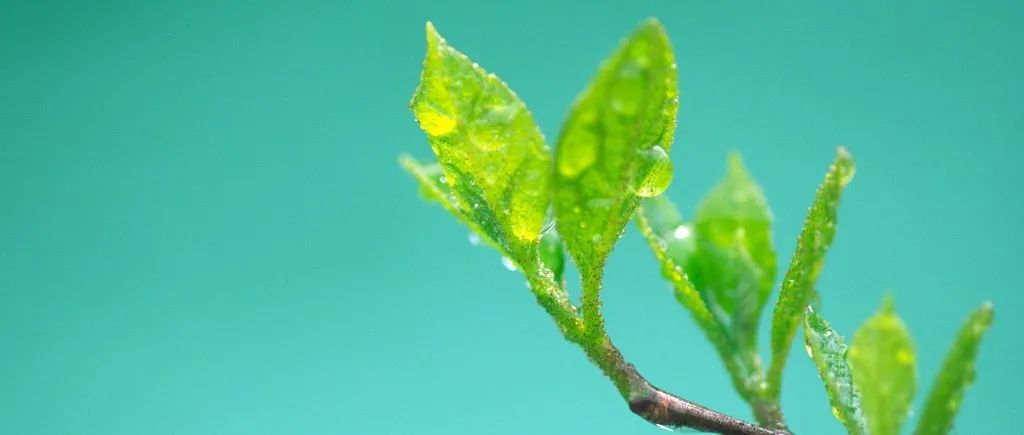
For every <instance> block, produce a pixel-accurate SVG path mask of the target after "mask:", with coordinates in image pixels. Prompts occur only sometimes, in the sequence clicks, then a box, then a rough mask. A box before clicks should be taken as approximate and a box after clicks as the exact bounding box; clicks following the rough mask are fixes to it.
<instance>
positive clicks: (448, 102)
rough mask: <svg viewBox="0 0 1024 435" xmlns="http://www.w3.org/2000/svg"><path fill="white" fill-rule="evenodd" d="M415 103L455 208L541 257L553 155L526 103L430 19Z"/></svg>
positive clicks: (518, 255) (510, 250)
mask: <svg viewBox="0 0 1024 435" xmlns="http://www.w3.org/2000/svg"><path fill="white" fill-rule="evenodd" d="M410 107H411V109H412V111H413V113H414V115H415V116H416V120H417V121H418V122H419V125H420V127H421V128H422V129H423V131H424V132H426V134H427V138H428V139H429V141H430V145H431V148H432V149H433V151H434V154H436V155H437V159H438V163H439V164H440V167H441V170H442V172H443V173H444V179H445V184H447V185H448V186H449V189H450V193H451V195H450V196H451V198H453V199H454V203H453V204H452V207H457V208H458V210H460V211H461V213H462V215H463V216H464V219H466V220H468V221H471V222H473V223H475V225H476V228H475V229H477V230H479V231H481V232H482V233H481V234H480V235H481V236H482V237H485V238H487V239H489V240H491V241H493V242H495V243H496V244H497V245H498V246H499V247H501V248H502V249H503V251H504V252H503V253H504V254H505V255H508V256H510V257H512V258H513V259H514V260H516V261H517V262H524V261H525V262H531V261H535V257H534V255H535V249H536V245H537V243H539V241H540V230H541V225H542V224H543V222H544V214H545V212H546V210H547V208H548V203H549V193H550V190H549V183H550V173H551V170H550V167H551V166H550V165H551V156H550V153H549V151H548V148H547V146H546V145H545V144H544V138H543V137H542V136H541V133H540V130H539V129H538V128H537V126H536V124H535V123H534V121H533V117H532V116H531V115H530V113H529V112H528V111H527V109H526V106H525V105H524V104H523V102H522V101H520V100H519V98H518V97H517V96H516V95H515V94H514V93H513V92H512V91H511V90H510V89H509V88H508V86H507V85H505V83H503V82H502V81H501V80H500V79H498V78H497V77H496V76H495V75H494V74H489V73H487V72H486V71H484V70H483V69H482V68H480V67H479V66H477V65H476V64H475V63H473V62H472V61H470V60H469V58H467V57H466V56H465V55H463V54H462V53H459V52H458V51H456V50H455V49H454V48H452V47H451V46H450V45H448V43H446V42H445V41H444V39H442V38H441V36H440V35H438V33H437V32H436V31H435V30H434V27H433V26H431V25H430V24H429V23H428V24H427V56H426V59H425V60H424V61H423V73H422V76H421V78H420V84H419V86H418V87H417V88H416V92H415V93H414V94H413V98H412V102H411V103H410Z"/></svg>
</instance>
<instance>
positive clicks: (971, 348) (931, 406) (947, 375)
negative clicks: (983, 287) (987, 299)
mask: <svg viewBox="0 0 1024 435" xmlns="http://www.w3.org/2000/svg"><path fill="white" fill-rule="evenodd" d="M992 317H993V312H992V304H989V303H986V304H985V305H982V306H981V308H978V309H977V310H975V311H974V312H973V313H971V315H970V317H968V318H967V322H965V323H964V326H963V328H961V329H960V334H959V335H957V337H956V341H954V342H953V347H952V349H950V350H949V353H948V354H947V355H946V359H945V361H943V363H942V368H941V369H940V370H939V374H938V375H937V376H936V377H935V380H934V381H933V382H932V389H931V392H929V393H928V398H927V399H926V400H925V405H924V412H922V413H921V419H920V421H919V422H918V425H917V430H915V431H914V433H915V434H916V435H939V434H947V433H949V432H950V430H951V429H952V428H953V419H954V417H956V413H957V411H959V410H960V404H961V403H963V400H964V393H965V392H966V391H967V387H969V386H970V385H971V384H972V383H974V378H975V369H974V360H975V359H977V357H978V347H979V346H980V345H981V338H982V336H984V335H985V332H986V331H988V327H989V326H991V325H992Z"/></svg>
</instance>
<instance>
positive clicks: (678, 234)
mask: <svg viewBox="0 0 1024 435" xmlns="http://www.w3.org/2000/svg"><path fill="white" fill-rule="evenodd" d="M691 234H692V232H691V231H690V227H688V226H686V225H680V226H678V227H676V229H675V230H673V231H672V237H675V238H676V239H679V240H683V239H685V238H688V237H690V235H691Z"/></svg>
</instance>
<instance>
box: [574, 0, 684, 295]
mask: <svg viewBox="0 0 1024 435" xmlns="http://www.w3.org/2000/svg"><path fill="white" fill-rule="evenodd" d="M677 92H678V91H677V85H676V66H675V61H674V59H673V56H672V50H671V47H670V46H669V42H668V38H667V36H666V35H665V31H664V29H663V28H662V27H661V25H660V24H659V23H658V22H657V21H655V20H650V21H647V22H645V23H644V24H642V25H641V26H640V27H639V28H638V29H637V30H636V31H634V32H633V34H632V35H630V36H629V37H628V38H627V39H626V40H625V41H624V42H623V43H622V45H621V46H620V47H619V48H618V50H617V51H616V52H615V53H614V54H613V55H612V56H611V57H610V58H609V59H608V60H607V61H605V63H604V65H603V66H602V67H601V69H600V70H599V71H598V73H597V76H596V77H595V78H594V79H593V81H592V82H591V83H590V85H589V86H588V87H587V88H586V90H584V91H583V93H582V94H581V95H580V96H579V97H578V98H577V100H576V102H575V104H574V105H573V108H572V110H571V112H570V114H569V117H568V119H567V120H566V122H565V124H564V126H563V128H562V132H561V136H560V137H559V140H558V146H557V152H556V157H555V161H556V163H555V167H556V170H555V199H554V206H555V207H554V210H555V217H556V221H557V224H558V231H559V234H561V236H562V238H563V240H564V241H565V244H566V247H567V249H568V251H569V254H570V255H571V256H572V257H573V259H574V260H575V262H576V264H577V265H578V267H579V269H580V272H581V274H582V275H583V276H584V279H585V280H587V279H594V278H595V277H596V276H597V275H600V271H601V268H602V267H603V265H604V261H605V259H606V258H607V256H608V254H609V253H610V252H611V250H612V247H613V246H614V244H615V242H616V241H617V240H618V238H619V236H620V235H621V234H622V232H623V230H624V227H625V225H626V223H627V222H628V221H629V219H630V217H631V216H632V214H633V211H634V210H635V209H636V206H637V202H638V198H639V197H642V196H654V195H657V194H658V193H660V192H661V191H663V190H665V188H666V187H667V185H668V183H669V180H670V179H671V177H672V167H671V161H670V160H669V158H668V151H669V149H670V147H671V145H672V139H673V132H674V131H675V118H676V109H677V106H678V101H677ZM585 305H586V304H585ZM585 310H586V308H585Z"/></svg>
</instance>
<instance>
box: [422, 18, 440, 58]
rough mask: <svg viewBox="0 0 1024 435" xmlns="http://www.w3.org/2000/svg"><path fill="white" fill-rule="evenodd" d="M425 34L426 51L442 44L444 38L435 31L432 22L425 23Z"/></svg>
mask: <svg viewBox="0 0 1024 435" xmlns="http://www.w3.org/2000/svg"><path fill="white" fill-rule="evenodd" d="M426 32H427V49H428V51H429V50H430V48H432V47H436V46H439V45H443V44H444V37H442V36H441V33H439V32H438V31H437V28H436V27H434V23H433V22H431V21H427V24H426Z"/></svg>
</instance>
